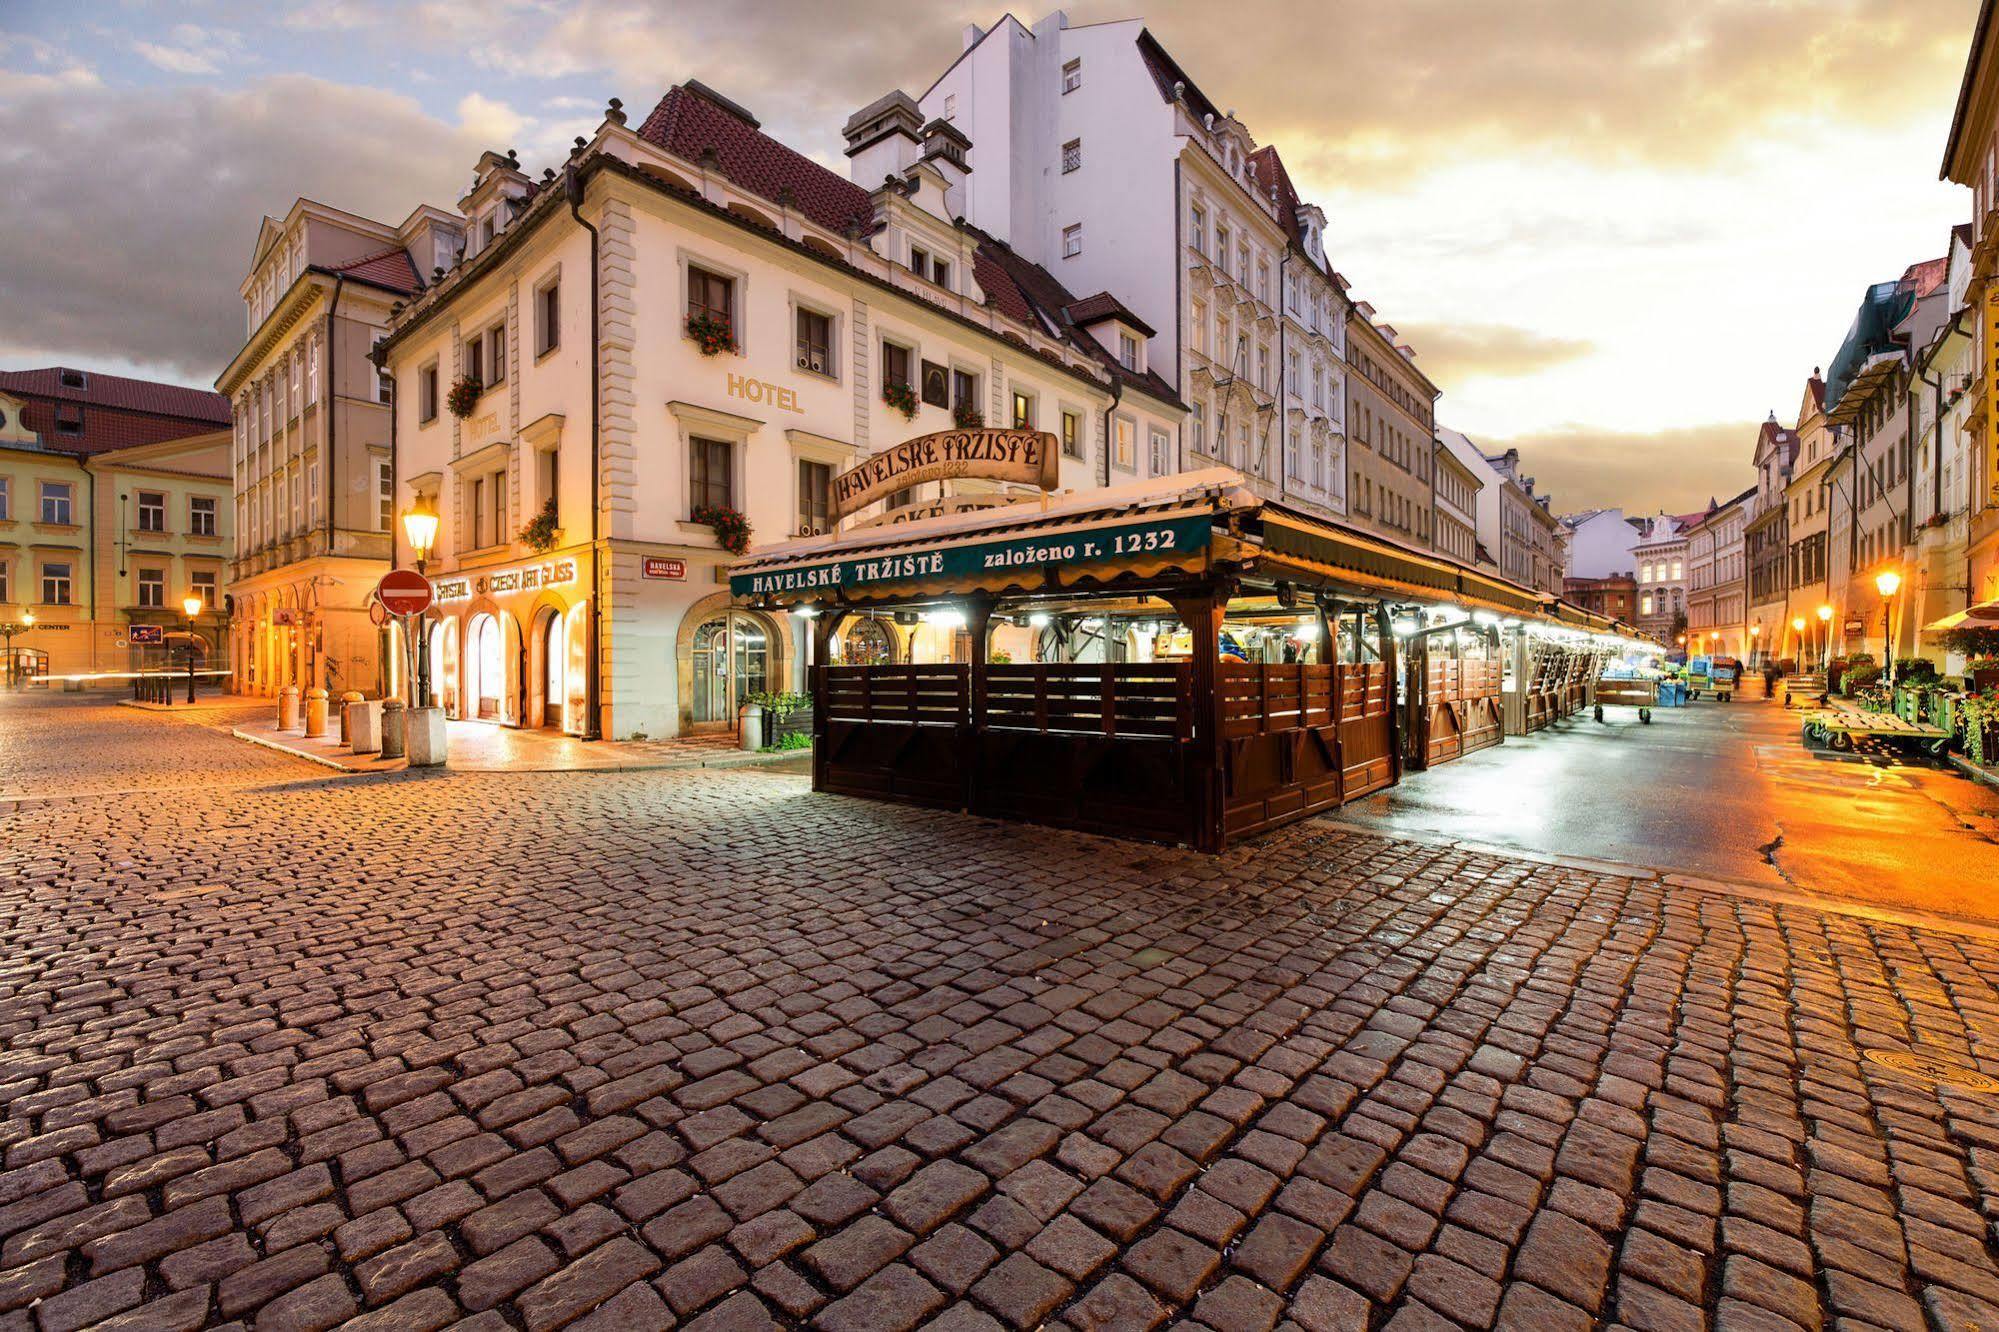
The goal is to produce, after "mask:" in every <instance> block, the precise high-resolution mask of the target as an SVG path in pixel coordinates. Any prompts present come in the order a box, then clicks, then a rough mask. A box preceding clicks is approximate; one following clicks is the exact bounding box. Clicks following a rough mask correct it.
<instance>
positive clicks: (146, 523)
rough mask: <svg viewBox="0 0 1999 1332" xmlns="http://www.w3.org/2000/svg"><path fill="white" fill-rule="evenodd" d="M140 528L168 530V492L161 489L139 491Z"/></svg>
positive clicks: (143, 529) (143, 530)
mask: <svg viewBox="0 0 1999 1332" xmlns="http://www.w3.org/2000/svg"><path fill="white" fill-rule="evenodd" d="M139 530H140V531H141V532H164V531H166V530H167V497H166V492H164V491H159V490H142V491H140V492H139Z"/></svg>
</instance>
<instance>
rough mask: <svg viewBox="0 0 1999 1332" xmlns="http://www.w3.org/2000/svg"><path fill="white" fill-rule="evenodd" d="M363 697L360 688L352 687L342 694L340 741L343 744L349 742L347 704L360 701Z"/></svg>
mask: <svg viewBox="0 0 1999 1332" xmlns="http://www.w3.org/2000/svg"><path fill="white" fill-rule="evenodd" d="M361 698H362V694H361V691H360V690H358V689H350V690H348V691H347V692H346V693H344V694H342V695H341V696H340V743H341V744H343V745H344V744H346V743H348V738H349V737H348V735H347V705H348V704H350V703H359V702H360V701H361Z"/></svg>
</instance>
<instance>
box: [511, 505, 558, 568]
mask: <svg viewBox="0 0 1999 1332" xmlns="http://www.w3.org/2000/svg"><path fill="white" fill-rule="evenodd" d="M561 536H562V529H561V528H559V527H557V526H556V525H555V501H554V500H552V499H551V500H548V501H546V502H545V503H543V505H542V506H541V511H540V512H539V513H537V514H535V516H534V517H532V518H530V519H528V523H527V526H526V527H523V528H522V529H521V544H522V545H524V546H526V547H527V548H528V549H529V550H532V551H534V552H535V553H536V554H537V555H542V554H546V553H547V552H549V551H550V550H553V549H554V548H555V543H556V542H557V541H558V540H559V539H560V538H561Z"/></svg>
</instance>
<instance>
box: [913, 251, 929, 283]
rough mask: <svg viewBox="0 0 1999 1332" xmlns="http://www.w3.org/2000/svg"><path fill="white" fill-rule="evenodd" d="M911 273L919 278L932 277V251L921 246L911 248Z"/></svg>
mask: <svg viewBox="0 0 1999 1332" xmlns="http://www.w3.org/2000/svg"><path fill="white" fill-rule="evenodd" d="M909 271H910V272H912V273H914V274H916V276H918V277H923V278H927V277H929V276H930V251H928V250H926V249H923V248H921V247H920V246H916V245H912V246H910V247H909Z"/></svg>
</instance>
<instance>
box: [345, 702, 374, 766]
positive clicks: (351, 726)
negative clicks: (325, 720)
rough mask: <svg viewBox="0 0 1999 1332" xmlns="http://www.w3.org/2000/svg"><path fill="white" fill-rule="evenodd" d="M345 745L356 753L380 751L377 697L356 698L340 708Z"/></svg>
mask: <svg viewBox="0 0 1999 1332" xmlns="http://www.w3.org/2000/svg"><path fill="white" fill-rule="evenodd" d="M340 715H341V721H342V727H343V731H344V733H345V734H346V736H347V747H348V748H349V749H351V750H353V751H354V752H355V753H356V754H379V753H381V752H382V704H381V701H380V700H379V699H377V700H368V699H360V698H357V699H356V700H355V701H354V702H352V703H349V704H348V705H347V706H346V707H345V708H343V709H341V713H340Z"/></svg>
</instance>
